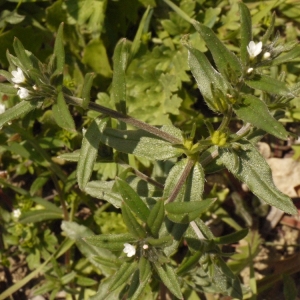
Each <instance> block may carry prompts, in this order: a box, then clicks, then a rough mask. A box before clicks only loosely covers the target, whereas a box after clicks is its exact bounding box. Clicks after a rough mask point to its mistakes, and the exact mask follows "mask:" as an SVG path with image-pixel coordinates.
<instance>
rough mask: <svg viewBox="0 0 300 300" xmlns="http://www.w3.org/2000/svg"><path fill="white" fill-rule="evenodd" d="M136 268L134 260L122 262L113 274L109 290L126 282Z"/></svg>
mask: <svg viewBox="0 0 300 300" xmlns="http://www.w3.org/2000/svg"><path fill="white" fill-rule="evenodd" d="M136 268H137V262H136V261H130V262H124V263H123V264H122V266H121V267H120V269H119V270H118V271H117V272H116V273H115V274H114V276H113V280H112V282H111V284H110V286H109V290H110V291H113V290H115V289H117V288H118V287H119V286H121V285H122V284H124V283H126V282H127V281H128V280H129V278H130V277H131V276H132V274H133V273H134V272H135V270H136Z"/></svg>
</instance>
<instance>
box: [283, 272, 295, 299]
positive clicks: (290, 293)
mask: <svg viewBox="0 0 300 300" xmlns="http://www.w3.org/2000/svg"><path fill="white" fill-rule="evenodd" d="M282 277H283V293H284V299H285V300H294V299H297V294H298V292H297V286H296V284H295V281H294V279H293V278H292V277H291V276H289V275H286V274H282Z"/></svg>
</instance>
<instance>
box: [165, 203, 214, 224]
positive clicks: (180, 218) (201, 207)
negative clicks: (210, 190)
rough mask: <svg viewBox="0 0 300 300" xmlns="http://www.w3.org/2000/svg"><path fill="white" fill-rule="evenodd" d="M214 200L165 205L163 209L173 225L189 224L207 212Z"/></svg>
mask: <svg viewBox="0 0 300 300" xmlns="http://www.w3.org/2000/svg"><path fill="white" fill-rule="evenodd" d="M214 201H215V199H206V200H202V201H192V202H173V203H167V204H166V205H165V209H166V211H167V216H168V218H169V219H170V220H171V221H173V222H175V223H183V224H184V223H190V222H191V221H193V220H195V219H196V218H198V217H199V216H200V215H201V214H203V213H205V212H207V211H208V209H209V207H210V206H211V205H212V204H213V203H214Z"/></svg>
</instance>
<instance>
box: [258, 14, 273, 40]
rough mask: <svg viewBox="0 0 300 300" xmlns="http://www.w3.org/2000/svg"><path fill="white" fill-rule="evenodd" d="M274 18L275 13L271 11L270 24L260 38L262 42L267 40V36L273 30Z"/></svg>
mask: <svg viewBox="0 0 300 300" xmlns="http://www.w3.org/2000/svg"><path fill="white" fill-rule="evenodd" d="M275 19H276V13H275V12H273V14H272V19H271V22H270V25H269V26H268V29H267V31H266V32H265V34H264V36H263V37H262V39H261V41H262V43H263V44H266V43H267V41H268V40H269V38H270V37H271V35H272V33H273V31H274V26H275Z"/></svg>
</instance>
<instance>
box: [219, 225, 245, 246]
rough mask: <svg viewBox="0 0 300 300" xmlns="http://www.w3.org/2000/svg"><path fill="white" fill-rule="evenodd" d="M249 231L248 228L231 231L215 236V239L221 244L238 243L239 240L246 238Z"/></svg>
mask: <svg viewBox="0 0 300 300" xmlns="http://www.w3.org/2000/svg"><path fill="white" fill-rule="evenodd" d="M248 233H249V229H248V228H246V229H242V230H239V231H235V232H233V233H230V234H227V235H224V236H220V237H215V238H214V239H213V240H214V242H215V243H216V244H219V245H224V244H233V243H237V242H238V241H240V240H242V239H243V238H245V237H246V236H247V234H248Z"/></svg>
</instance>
